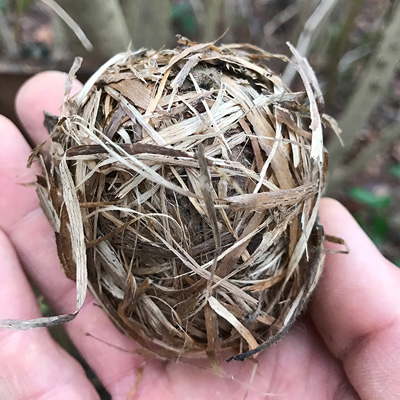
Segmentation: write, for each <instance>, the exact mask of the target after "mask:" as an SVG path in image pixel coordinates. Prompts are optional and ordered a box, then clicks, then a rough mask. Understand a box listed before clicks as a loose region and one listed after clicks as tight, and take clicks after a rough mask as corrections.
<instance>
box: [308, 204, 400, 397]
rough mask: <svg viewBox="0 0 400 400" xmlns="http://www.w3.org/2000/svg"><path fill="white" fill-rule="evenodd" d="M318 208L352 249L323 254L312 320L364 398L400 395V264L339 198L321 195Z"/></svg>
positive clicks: (326, 224) (329, 227) (329, 228)
mask: <svg viewBox="0 0 400 400" xmlns="http://www.w3.org/2000/svg"><path fill="white" fill-rule="evenodd" d="M320 212H321V221H322V224H323V226H324V229H325V231H326V232H327V233H329V234H333V235H336V236H339V237H342V238H344V239H345V240H346V242H347V243H348V245H349V248H350V254H348V255H344V254H328V255H327V259H326V263H325V267H324V272H323V275H322V278H321V281H320V283H319V284H318V286H317V289H316V291H315V294H314V296H313V301H312V302H311V304H310V311H311V315H312V317H313V320H314V322H315V324H316V326H317V328H318V330H319V331H320V333H321V335H322V336H323V338H324V340H325V342H326V344H327V345H328V347H329V348H330V349H331V351H332V352H333V353H334V354H335V355H336V356H337V357H338V358H340V359H341V360H342V362H343V365H344V368H345V370H346V372H347V374H348V376H349V379H350V381H351V382H352V384H353V385H354V387H355V389H356V390H357V391H358V393H359V394H360V395H361V397H362V398H368V399H382V398H385V399H392V398H393V399H394V398H398V396H399V395H400V373H399V371H400V311H399V307H398V305H399V303H400V290H399V287H400V270H399V269H398V268H396V267H395V266H394V265H393V264H391V263H390V262H389V261H387V260H386V259H385V258H384V257H383V256H382V255H381V254H380V253H379V251H378V250H377V249H376V247H375V246H374V245H373V243H372V242H371V241H370V239H369V238H368V237H367V235H366V234H365V233H364V232H363V231H362V230H361V228H360V227H359V226H358V224H357V223H356V221H355V220H354V219H353V217H352V216H351V215H350V213H349V212H348V211H347V210H346V209H345V208H344V207H343V206H341V205H340V204H339V203H338V202H336V201H335V200H332V199H325V200H323V201H322V204H321V208H320ZM396 396H397V397H396Z"/></svg>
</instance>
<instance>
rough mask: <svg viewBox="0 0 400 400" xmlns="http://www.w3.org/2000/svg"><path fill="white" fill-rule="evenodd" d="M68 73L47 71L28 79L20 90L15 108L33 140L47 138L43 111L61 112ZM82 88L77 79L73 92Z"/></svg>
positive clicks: (34, 141) (57, 113)
mask: <svg viewBox="0 0 400 400" xmlns="http://www.w3.org/2000/svg"><path fill="white" fill-rule="evenodd" d="M67 76H68V75H67V74H66V73H64V72H60V71H46V72H42V73H40V74H37V75H35V76H34V77H32V78H30V79H28V80H27V81H26V82H25V83H24V85H23V86H22V87H21V89H20V90H19V91H18V93H17V96H16V99H15V108H16V111H17V114H18V117H19V119H20V121H21V123H22V125H23V126H24V128H25V129H26V131H27V133H28V135H29V136H30V138H31V139H32V142H33V143H35V144H39V143H41V142H43V141H44V140H46V138H47V136H48V132H47V130H46V128H45V127H44V125H43V120H44V117H43V111H48V112H50V113H52V114H54V115H59V114H60V107H61V104H62V99H63V95H64V83H65V80H66V79H67ZM81 88H82V84H81V83H80V82H79V81H77V80H75V81H74V82H73V86H72V91H71V94H75V93H76V92H78V91H79V90H80V89H81Z"/></svg>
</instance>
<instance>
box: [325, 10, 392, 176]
mask: <svg viewBox="0 0 400 400" xmlns="http://www.w3.org/2000/svg"><path fill="white" fill-rule="evenodd" d="M399 37H400V4H398V5H397V8H396V9H395V10H394V13H393V18H392V19H391V21H390V22H389V24H388V26H387V28H386V30H385V32H384V34H383V38H382V40H381V41H380V43H379V45H378V48H377V49H376V50H375V52H374V54H373V55H372V58H371V59H370V61H369V63H368V65H367V67H366V70H365V71H364V73H363V78H362V79H360V81H359V83H358V85H357V87H356V88H355V90H354V94H353V96H352V97H351V99H350V101H349V103H348V104H347V106H346V109H345V111H344V114H343V116H342V118H341V119H340V121H339V125H340V127H341V129H342V131H343V134H342V137H343V141H344V143H345V145H346V147H347V149H350V148H351V146H352V145H353V144H354V142H355V141H356V139H357V137H358V134H359V132H360V130H361V129H362V128H363V127H364V126H365V125H366V123H367V122H368V118H369V117H370V115H371V113H372V111H373V110H374V109H375V108H376V106H377V105H378V104H379V102H380V101H381V100H382V98H383V96H384V95H385V94H386V92H387V87H388V85H389V83H390V82H391V80H392V78H393V75H394V73H395V71H396V68H397V66H398V65H399V60H400V43H399ZM328 150H329V153H330V161H329V164H330V169H331V171H333V172H334V171H335V169H336V168H337V167H338V166H339V165H340V163H341V162H342V161H343V158H344V157H345V155H346V151H344V149H343V148H342V147H341V145H340V144H339V143H338V141H336V140H335V141H333V142H331V143H330V145H329V146H328Z"/></svg>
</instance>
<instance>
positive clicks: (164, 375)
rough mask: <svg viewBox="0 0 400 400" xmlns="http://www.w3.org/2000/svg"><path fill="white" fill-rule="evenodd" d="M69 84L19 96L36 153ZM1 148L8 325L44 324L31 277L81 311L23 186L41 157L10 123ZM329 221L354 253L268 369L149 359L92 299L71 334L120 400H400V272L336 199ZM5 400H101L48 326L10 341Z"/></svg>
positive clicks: (49, 76)
mask: <svg viewBox="0 0 400 400" xmlns="http://www.w3.org/2000/svg"><path fill="white" fill-rule="evenodd" d="M64 80H65V75H64V74H62V73H59V72H46V73H42V74H39V75H37V76H36V77H34V78H32V79H30V80H29V81H28V82H27V83H26V84H25V85H24V86H23V87H22V88H21V89H20V91H19V93H18V96H17V99H16V109H17V112H18V115H19V118H20V120H21V123H22V125H23V126H24V127H25V129H26V131H27V132H28V134H29V136H30V139H31V141H32V142H33V143H39V142H41V141H43V140H44V139H45V138H46V135H47V133H46V130H45V128H44V127H43V110H47V111H50V112H52V113H54V114H57V113H58V112H59V106H60V103H61V99H62V93H63V85H64ZM79 88H80V84H79V83H78V82H76V84H75V91H76V90H79ZM0 138H1V145H0V193H1V194H0V228H1V230H0V260H1V262H0V276H1V290H0V318H19V319H29V318H34V317H37V316H39V310H38V307H37V304H36V301H35V298H34V295H33V293H32V291H31V289H30V286H29V284H28V281H27V278H26V276H27V277H28V278H29V279H30V280H32V281H33V282H34V283H35V284H36V285H37V286H38V287H39V288H40V290H41V291H42V293H43V294H44V295H45V296H46V298H47V300H48V302H49V303H50V304H51V306H52V307H53V309H54V310H55V311H56V312H57V313H65V312H71V311H72V310H74V306H75V286H74V283H73V282H71V281H69V280H68V279H67V278H65V277H64V275H63V272H62V270H61V268H60V266H59V261H58V257H57V252H56V249H55V244H54V234H53V232H52V230H51V228H50V226H49V224H48V222H47V220H46V218H45V216H44V215H43V213H42V211H41V210H40V207H39V204H38V200H37V197H36V193H35V190H34V188H33V187H32V186H26V185H25V186H24V185H21V184H22V183H28V182H32V181H34V179H35V168H37V167H33V168H31V169H30V170H27V169H26V167H25V166H26V160H27V158H28V155H29V153H30V147H29V145H28V144H27V142H26V141H25V139H24V138H23V136H22V135H21V133H20V132H19V131H18V130H17V128H16V127H15V126H14V125H13V124H12V123H11V122H10V121H9V120H7V119H6V118H4V117H0ZM36 171H37V169H36ZM320 213H321V222H322V224H323V225H324V227H325V231H326V232H327V233H329V234H332V235H337V236H340V237H343V238H344V239H345V240H346V241H347V243H348V245H349V247H350V249H351V251H350V254H349V255H343V254H332V253H330V254H328V255H327V259H326V263H325V267H324V272H323V275H322V278H321V280H320V282H319V284H318V286H317V289H316V291H315V293H314V294H313V298H312V300H311V302H310V304H309V307H308V311H307V313H306V314H305V315H304V316H303V317H302V318H301V319H300V320H299V321H298V322H297V323H296V324H295V325H294V327H293V328H292V329H291V331H290V333H289V334H288V335H287V336H286V337H285V338H284V339H282V340H281V341H280V342H279V343H277V344H275V345H274V346H272V347H271V348H270V349H268V350H266V351H264V352H263V353H261V354H260V355H259V356H258V357H257V362H253V361H250V360H246V361H244V362H234V361H233V362H230V363H226V362H225V361H224V360H223V359H221V362H220V364H221V368H222V376H218V375H217V374H216V373H215V372H213V371H212V369H211V368H210V365H209V363H208V362H207V361H206V360H197V361H196V360H195V361H190V362H189V361H185V360H180V361H178V362H176V361H162V360H154V359H153V360H149V359H144V358H143V357H142V356H139V355H137V354H135V353H134V352H133V350H135V349H136V348H137V346H136V345H135V344H134V343H133V342H132V340H131V339H129V338H127V337H125V336H124V335H122V334H121V333H120V332H119V331H117V329H116V328H115V327H114V326H113V325H112V323H111V322H110V321H109V320H108V318H107V317H106V315H105V314H104V312H103V311H102V310H101V309H100V307H98V306H97V305H96V303H95V301H94V299H93V297H92V296H91V295H88V297H87V299H86V302H85V305H84V307H83V309H82V310H81V312H80V313H79V315H78V316H77V317H76V319H75V320H74V321H72V322H70V323H67V324H66V325H65V328H66V330H67V332H68V334H69V335H70V337H71V339H72V340H73V342H74V343H75V345H76V347H77V348H78V350H79V351H80V353H81V354H82V356H83V357H84V358H85V359H86V360H87V362H88V364H89V365H90V366H91V367H92V369H93V370H94V371H95V372H96V374H97V375H98V377H99V379H100V380H101V381H102V382H103V384H104V386H105V387H106V388H107V390H108V391H109V392H110V393H111V395H112V398H113V399H115V400H124V399H146V400H152V399H164V400H169V399H191V400H202V399H207V400H218V399H232V400H241V399H246V400H256V399H282V400H283V399H295V400H302V399H307V400H313V399H316V400H324V399H338V400H339V399H340V400H351V399H360V398H361V399H365V400H367V399H368V400H375V399H376V400H382V399H385V400H392V399H400V318H399V317H400V308H399V306H398V305H399V304H400V290H399V287H400V270H399V269H398V268H396V267H395V266H394V265H393V264H391V263H390V262H389V261H387V260H386V259H385V258H384V257H383V256H382V255H381V254H380V253H379V252H378V250H377V249H376V248H375V246H374V245H373V244H372V243H371V241H370V240H369V239H368V237H367V236H366V235H365V233H364V232H363V231H362V230H361V229H360V228H359V227H358V225H357V223H356V222H355V221H354V219H353V218H352V217H351V216H350V214H349V213H348V212H347V211H346V210H345V209H344V208H343V207H342V206H341V205H340V204H339V203H337V202H336V201H334V200H331V199H324V200H323V201H322V203H321V207H320ZM87 333H90V334H91V335H92V336H90V335H87ZM93 336H95V337H97V338H100V339H101V340H102V341H99V340H96V339H94V338H93ZM121 348H122V349H125V350H127V351H122V350H121ZM138 376H140V379H137V378H138ZM0 398H1V399H5V400H8V399H10V400H28V399H29V400H36V399H41V400H44V399H46V400H48V399H74V400H80V399H82V400H83V399H84V400H91V399H98V398H99V397H98V394H97V393H96V391H95V389H94V388H93V387H92V385H91V383H90V381H89V380H88V379H87V378H86V376H85V373H84V371H83V369H82V367H81V366H80V365H79V364H78V363H77V362H76V361H75V360H74V359H73V358H72V357H71V356H70V355H69V354H68V353H66V352H65V351H64V350H63V349H61V347H60V346H59V345H58V344H57V343H56V342H54V341H53V340H52V338H51V336H50V335H49V333H48V331H47V330H46V329H43V328H41V329H36V330H31V331H12V330H1V331H0Z"/></svg>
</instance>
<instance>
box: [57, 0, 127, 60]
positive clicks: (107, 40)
mask: <svg viewBox="0 0 400 400" xmlns="http://www.w3.org/2000/svg"><path fill="white" fill-rule="evenodd" d="M58 3H59V5H60V6H61V7H62V8H63V9H64V10H65V11H66V12H67V13H68V14H69V15H70V16H71V17H72V18H73V19H74V20H75V21H76V22H77V23H78V25H79V26H80V27H81V29H82V30H83V32H84V33H85V34H86V35H87V37H88V38H89V40H90V41H91V42H92V44H93V46H94V50H93V54H91V55H90V56H88V55H87V53H86V52H85V50H84V49H83V47H82V44H81V43H80V42H79V41H78V40H77V39H75V38H74V39H72V37H73V35H74V34H73V33H72V32H71V31H69V32H70V34H68V36H69V42H70V47H72V51H73V52H74V53H75V55H84V56H85V58H91V59H93V60H96V61H104V60H106V59H108V58H110V57H111V56H113V55H114V54H115V53H118V52H122V51H126V50H127V49H128V46H129V43H130V36H129V31H128V28H127V25H126V21H125V18H124V15H123V13H122V10H121V7H120V5H119V2H118V0H107V1H103V0H90V1H88V0H85V1H79V0H58ZM71 39H72V40H71Z"/></svg>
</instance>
